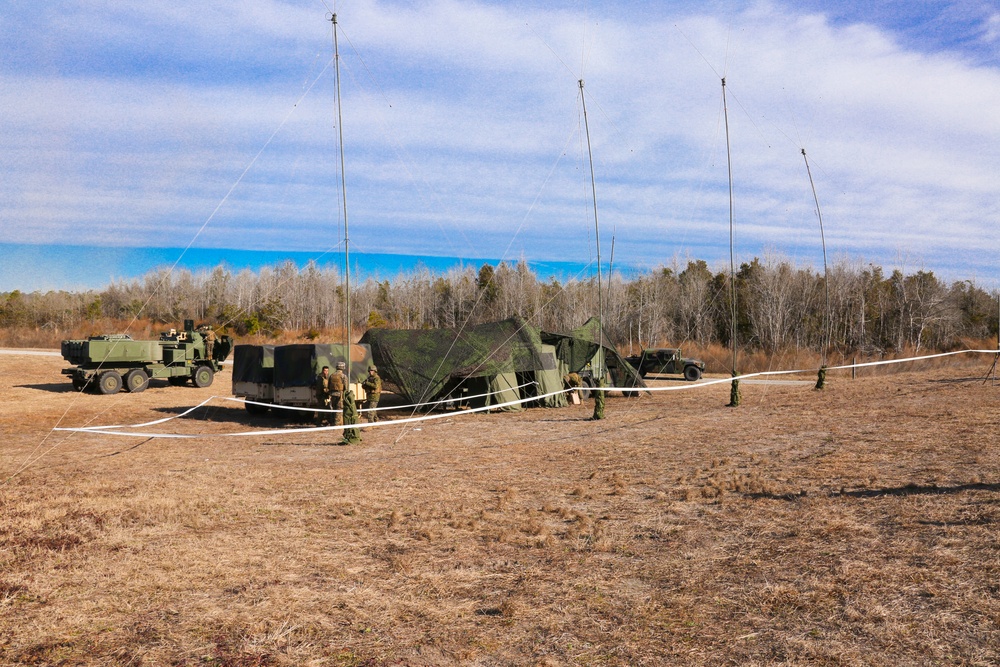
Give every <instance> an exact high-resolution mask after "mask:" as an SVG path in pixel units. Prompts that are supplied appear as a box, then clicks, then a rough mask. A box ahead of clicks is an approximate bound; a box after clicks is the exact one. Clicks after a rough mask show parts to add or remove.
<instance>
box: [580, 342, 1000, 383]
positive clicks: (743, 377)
mask: <svg viewBox="0 0 1000 667" xmlns="http://www.w3.org/2000/svg"><path fill="white" fill-rule="evenodd" d="M954 354H1000V350H957V351H955V352H941V353H940V354H928V355H926V356H922V357H907V358H905V359H886V360H884V361H867V362H864V363H861V364H845V365H843V366H827V367H826V370H828V371H840V370H848V369H851V368H863V367H866V366H885V365H888V364H901V363H904V362H907V361H921V360H924V359H936V358H939V357H949V356H951V355H954ZM819 370H820V369H818V368H813V369H805V370H791V371H759V372H757V373H746V374H744V375H737V376H735V377H728V378H721V379H716V380H703V381H700V382H692V383H688V384H683V385H676V386H670V387H589V389H590V391H605V392H607V391H621V392H628V393H637V392H641V391H684V390H687V389H697V388H699V387H708V386H711V385H713V384H726V383H730V382H732V381H733V380H747V379H750V378H755V377H765V376H771V375H802V374H804V373H816V372H818V371H819Z"/></svg>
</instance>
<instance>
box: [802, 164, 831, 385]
mask: <svg viewBox="0 0 1000 667" xmlns="http://www.w3.org/2000/svg"><path fill="white" fill-rule="evenodd" d="M802 159H803V160H805V161H806V173H807V174H809V185H810V187H812V191H813V199H814V200H815V201H816V216H817V217H819V236H820V238H821V239H822V240H823V285H824V287H826V313H825V317H824V319H825V320H826V326H825V327H824V331H823V335H824V338H823V350H822V352H821V355H820V359H821V361H820V365H821V366H826V353H827V350H828V349H829V348H830V338H831V334H830V271H829V269H828V268H827V264H826V233H825V232H824V231H823V213H822V212H821V211H820V210H819V197H817V196H816V184H815V183H813V175H812V171H811V170H810V169H809V158H807V157H806V149H804V148H803V149H802Z"/></svg>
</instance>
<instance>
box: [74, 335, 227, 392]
mask: <svg viewBox="0 0 1000 667" xmlns="http://www.w3.org/2000/svg"><path fill="white" fill-rule="evenodd" d="M232 346H233V341H232V339H231V338H230V337H229V336H219V337H217V338H216V340H215V344H214V346H213V349H212V356H211V358H208V357H207V355H206V352H205V350H206V344H205V336H204V335H203V334H202V332H200V331H197V330H195V328H194V321H193V320H185V321H184V330H183V331H180V332H177V331H174V330H171V331H170V332H169V333H165V334H163V335H161V336H160V339H159V340H132V338H131V337H130V336H128V335H126V334H112V335H107V336H91V337H90V338H88V339H87V340H64V341H63V342H62V356H63V359H65V360H66V361H68V362H69V363H71V364H75V366H74V367H73V368H64V369H63V371H62V373H63V375H68V376H70V379H71V380H72V382H73V388H74V389H76V390H77V391H81V390H83V389H90V390H93V391H96V392H97V393H100V394H115V393H118V391H119V390H120V389H121V388H122V387H123V386H124V387H125V389H126V390H127V391H130V392H139V391H144V390H145V389H146V387H148V386H149V381H150V379H165V380H167V381H168V382H169V383H170V384H171V385H174V386H179V385H183V384H187V383H188V382H189V381H190V382H191V383H192V384H193V385H194V386H196V387H207V386H209V385H210V384H212V380H213V378H214V377H215V373H216V372H217V371H220V370H222V362H223V361H225V360H226V357H228V356H229V351H230V350H231V349H232Z"/></svg>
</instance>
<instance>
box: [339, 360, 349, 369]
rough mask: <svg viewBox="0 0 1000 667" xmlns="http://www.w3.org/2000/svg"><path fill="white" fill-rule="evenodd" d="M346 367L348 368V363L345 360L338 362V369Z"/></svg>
mask: <svg viewBox="0 0 1000 667" xmlns="http://www.w3.org/2000/svg"><path fill="white" fill-rule="evenodd" d="M345 368H347V364H345V363H344V362H343V361H338V362H337V370H343V369H345Z"/></svg>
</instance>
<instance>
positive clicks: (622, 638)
mask: <svg viewBox="0 0 1000 667" xmlns="http://www.w3.org/2000/svg"><path fill="white" fill-rule="evenodd" d="M990 361H991V360H989V359H987V358H986V357H980V358H977V359H973V360H969V361H968V364H967V365H966V366H965V367H964V368H963V367H961V366H959V365H958V364H952V366H951V367H949V368H945V369H935V370H933V371H931V372H929V373H925V372H920V371H911V372H909V373H900V374H894V375H891V376H888V375H880V376H872V375H869V376H864V377H861V378H859V379H858V380H854V381H851V380H850V379H849V378H848V377H847V376H846V374H843V373H841V374H836V373H831V375H830V376H829V377H828V388H827V389H826V390H825V391H822V392H816V391H813V390H812V389H810V388H809V387H808V386H801V385H800V386H790V385H781V386H769V385H757V384H750V383H746V384H744V385H743V387H742V390H743V405H742V406H741V407H740V408H738V409H730V408H726V407H724V406H725V403H726V402H728V398H729V388H728V385H727V384H722V385H717V386H714V387H709V388H705V389H702V390H699V391H684V392H665V393H661V394H657V395H655V396H653V397H643V398H640V399H621V398H619V399H612V400H611V401H609V403H608V410H607V412H608V419H606V420H605V421H603V422H590V421H586V419H585V418H586V417H589V415H590V412H591V406H590V405H588V404H584V405H582V406H576V407H570V408H567V409H564V410H541V409H535V410H528V411H526V412H524V413H521V414H490V415H478V416H467V417H459V418H451V419H446V420H442V421H440V422H429V423H425V424H423V425H422V426H421V427H420V430H416V429H413V428H409V429H404V428H403V427H401V426H398V425H397V426H389V427H387V428H380V429H369V430H367V431H366V432H365V433H364V443H363V444H362V445H360V446H355V447H328V446H324V443H326V442H329V441H331V440H332V437H331V436H330V435H329V434H316V433H311V434H305V435H294V434H286V435H279V436H264V437H255V438H245V439H234V438H224V437H218V436H215V437H209V438H207V439H201V440H148V441H145V440H137V439H131V438H111V437H108V436H96V435H69V436H67V435H65V434H61V433H59V432H52V431H51V430H50V429H51V428H52V427H53V426H55V425H56V424H62V425H81V424H84V423H87V422H88V421H92V422H93V423H101V424H111V423H133V422H139V421H146V420H150V419H156V418H160V417H163V416H165V415H166V414H173V413H176V412H177V411H178V410H179V409H180V408H181V407H187V406H190V405H193V404H195V403H197V402H198V401H200V400H202V399H203V398H205V397H207V396H209V395H211V394H212V393H217V394H223V395H225V394H226V393H227V390H228V381H229V378H228V374H225V373H224V374H220V375H219V376H218V378H217V382H216V384H215V385H213V387H211V388H209V389H207V390H200V389H194V388H169V387H167V386H166V385H165V384H162V385H160V384H156V383H154V385H153V386H152V387H151V388H150V389H149V390H148V391H146V392H144V393H142V394H135V395H132V394H125V393H122V394H120V395H118V396H115V397H105V396H93V395H78V394H75V393H73V392H71V391H69V383H68V382H67V381H66V380H65V379H63V378H62V377H61V376H59V373H58V371H59V368H61V366H62V362H61V360H60V359H59V358H58V357H28V356H9V355H0V373H2V376H3V378H4V384H3V386H0V400H2V401H3V405H4V408H3V411H2V413H0V432H2V434H3V445H2V446H0V478H2V479H7V478H8V477H9V476H10V475H11V474H12V473H13V472H15V471H16V470H18V469H19V468H20V467H21V466H22V465H23V464H24V463H25V462H26V461H28V460H30V459H31V458H32V457H35V456H39V455H41V458H38V459H37V460H36V461H34V462H33V463H32V464H31V465H29V466H28V467H27V469H25V470H24V471H23V472H22V473H21V474H19V475H17V476H15V477H13V478H12V479H10V481H9V482H7V483H6V484H5V485H3V486H0V663H2V664H5V665H7V664H9V665H22V664H23V665H28V664H31V665H76V664H102V665H103V664H120V665H245V666H250V665H397V664H401V665H445V664H448V665H450V664H474V665H508V664H526V665H569V664H574V665H575V664H581V665H661V664H694V665H719V664H740V665H773V664H807V663H808V664H829V665H834V664H836V665H885V664H928V665H930V664H964V665H987V664H997V663H998V662H1000V595H998V593H1000V589H998V583H997V582H998V581H1000V546H998V541H997V523H998V520H1000V458H998V444H1000V442H998V440H1000V436H998V433H1000V416H998V410H997V406H998V400H1000V393H998V392H1000V387H997V386H993V385H992V383H986V384H983V382H982V380H981V378H982V376H983V374H984V373H985V372H986V369H987V367H988V365H989V362H990ZM273 424H274V422H271V421H269V420H266V419H249V418H248V417H246V416H245V415H244V414H243V413H242V411H241V410H239V409H237V408H235V407H229V406H227V405H224V404H218V406H217V407H213V408H212V409H211V410H209V411H207V412H206V413H205V414H203V415H202V416H201V418H200V419H198V420H184V423H183V424H177V425H176V426H175V425H174V423H171V424H170V425H165V426H161V427H157V430H160V431H166V430H173V429H178V430H184V431H190V432H194V431H204V432H208V433H222V432H225V431H233V430H242V429H244V428H246V427H247V426H248V425H251V426H263V425H273Z"/></svg>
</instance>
